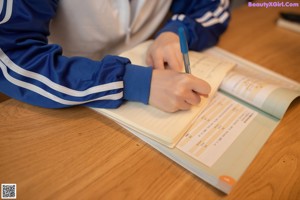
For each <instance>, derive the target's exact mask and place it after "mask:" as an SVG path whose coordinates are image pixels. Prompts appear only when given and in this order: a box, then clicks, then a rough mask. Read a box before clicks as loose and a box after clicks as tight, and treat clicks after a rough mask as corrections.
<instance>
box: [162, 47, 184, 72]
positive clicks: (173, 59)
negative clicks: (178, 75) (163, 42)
mask: <svg viewBox="0 0 300 200" xmlns="http://www.w3.org/2000/svg"><path fill="white" fill-rule="evenodd" d="M166 61H167V63H168V65H169V67H170V69H172V70H175V71H181V68H182V66H181V65H180V61H179V59H178V57H177V56H176V53H175V52H174V51H172V52H169V55H168V56H167V57H166Z"/></svg>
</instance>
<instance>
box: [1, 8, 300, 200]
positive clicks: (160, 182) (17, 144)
mask: <svg viewBox="0 0 300 200" xmlns="http://www.w3.org/2000/svg"><path fill="white" fill-rule="evenodd" d="M286 9H287V8H285V10H286ZM280 10H283V9H281V8H268V9H266V8H249V7H247V6H245V7H242V8H239V9H237V10H234V11H233V14H232V21H231V24H230V26H229V29H228V31H227V32H226V33H225V34H224V36H223V37H222V39H221V41H220V43H219V46H220V47H221V48H224V49H226V50H228V51H230V52H233V53H235V54H237V55H239V56H241V57H244V58H246V59H248V60H250V61H253V62H256V63H258V64H260V65H262V66H265V67H266V68H269V69H271V70H274V71H276V72H278V73H281V74H283V75H285V76H287V77H289V78H291V79H294V80H297V81H300V35H299V34H297V33H294V32H291V31H288V30H284V29H281V28H279V27H276V26H275V20H276V18H277V16H278V12H279V11H280ZM289 10H295V11H296V10H297V11H299V8H294V9H291V8H290V9H289ZM0 111H1V112H0V183H16V184H17V196H18V199H205V200H220V199H228V200H231V199H232V200H233V199H234V200H246V199H255V200H257V199H258V200H260V199H263V200H267V199H280V200H281V199H295V200H296V199H300V193H299V191H300V164H299V163H300V126H299V123H300V114H299V113H300V103H299V98H298V99H297V100H296V101H294V103H293V104H292V105H291V107H290V108H289V110H288V111H287V113H286V115H285V116H284V118H283V120H282V122H281V123H280V125H279V126H278V127H277V128H276V130H275V131H274V133H273V134H272V136H271V137H270V139H269V140H268V141H267V143H266V145H265V146H264V147H263V149H262V150H261V151H260V153H259V154H258V155H257V157H256V159H255V160H254V161H253V162H252V164H251V165H250V166H249V168H248V169H247V171H246V172H245V174H244V175H243V176H242V178H241V179H240V181H239V182H238V183H237V185H236V186H235V188H234V189H233V191H232V192H231V193H230V194H229V195H225V194H223V193H221V192H219V191H218V190H216V189H214V188H213V187H212V186H210V185H209V184H207V183H205V182H204V181H202V180H201V179H199V178H197V177H196V176H194V175H193V174H191V173H190V172H188V171H187V170H185V169H184V168H182V167H180V166H179V165H177V164H176V163H174V162H173V161H171V160H169V159H168V158H166V157H165V156H164V155H162V154H160V153H159V152H157V151H156V150H154V149H153V148H151V147H150V146H149V145H147V144H145V143H144V142H142V141H141V140H139V139H138V138H136V137H134V136H133V135H131V134H130V133H129V132H128V131H126V130H124V129H123V128H121V127H120V126H118V125H117V124H115V123H114V122H113V121H111V120H109V119H107V118H105V117H103V116H101V115H99V114H97V113H94V112H93V111H92V110H90V109H88V108H84V107H74V108H70V109H61V110H51V109H43V108H38V107H34V106H30V105H27V104H24V103H21V102H19V101H16V100H6V101H4V102H2V103H1V104H0Z"/></svg>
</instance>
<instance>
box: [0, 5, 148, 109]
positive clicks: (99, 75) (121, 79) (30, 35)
mask: <svg viewBox="0 0 300 200" xmlns="http://www.w3.org/2000/svg"><path fill="white" fill-rule="evenodd" d="M56 6H57V1H56V0H14V1H12V0H4V4H3V6H2V12H1V15H0V69H1V70H0V92H2V93H5V94H6V95H8V96H10V97H12V98H15V99H18V100H20V101H23V102H26V103H29V104H33V105H37V106H41V107H47V108H62V107H69V106H74V105H82V104H83V105H87V106H92V107H105V108H116V107H118V106H120V105H121V104H122V102H123V101H124V100H131V101H139V102H143V103H148V98H149V93H150V82H151V76H152V69H151V68H144V67H140V66H135V65H132V64H131V63H130V61H129V60H128V59H127V58H122V57H118V56H106V57H105V58H103V60H101V61H94V60H90V59H87V58H83V57H65V56H62V49H61V47H60V46H58V45H55V44H48V41H47V37H48V35H49V23H50V20H51V18H52V17H53V16H54V15H55V12H56Z"/></svg>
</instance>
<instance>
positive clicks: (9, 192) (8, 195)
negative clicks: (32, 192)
mask: <svg viewBox="0 0 300 200" xmlns="http://www.w3.org/2000/svg"><path fill="white" fill-rule="evenodd" d="M1 198H2V199H16V198H17V184H8V183H7V184H1Z"/></svg>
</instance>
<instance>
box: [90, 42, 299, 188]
mask: <svg viewBox="0 0 300 200" xmlns="http://www.w3.org/2000/svg"><path fill="white" fill-rule="evenodd" d="M149 44H150V42H146V43H143V44H141V45H139V46H137V47H136V48H134V49H132V50H131V51H128V52H125V53H124V54H122V55H123V56H126V57H129V58H130V59H131V60H132V62H133V63H135V64H141V65H142V64H144V59H145V53H146V49H147V47H148V45H149ZM190 57H191V58H190V59H191V65H192V74H194V75H195V76H198V77H200V78H203V79H205V80H206V81H208V82H209V83H210V84H211V86H212V93H211V94H210V96H209V98H203V99H202V102H201V104H200V105H199V106H197V107H196V106H195V107H194V108H193V109H192V110H190V111H181V112H177V113H172V114H169V113H164V112H162V111H159V110H157V109H155V108H152V107H151V106H149V105H148V106H147V105H143V104H140V103H134V102H128V103H126V104H124V105H123V106H121V108H120V109H112V110H107V109H94V110H95V111H97V112H99V113H102V114H103V115H105V116H107V117H109V118H111V119H113V120H115V121H116V122H118V123H119V124H120V125H122V126H123V127H124V128H126V129H127V130H129V131H130V132H131V133H133V134H134V135H136V136H137V137H139V138H140V139H142V140H143V141H145V142H147V143H148V144H149V145H151V146H152V147H154V148H155V149H157V150H158V151H160V152H161V153H163V154H164V155H166V156H167V157H169V158H170V159H172V160H173V161H175V162H176V163H178V164H180V165H181V166H183V167H184V168H185V169H187V170H189V171H190V172H192V173H193V174H195V175H196V176H198V177H200V178H201V179H203V180H205V181H206V182H208V183H210V184H211V185H213V186H214V187H216V188H218V189H220V190H221V191H223V192H225V193H229V192H230V191H231V189H232V188H233V186H234V185H235V184H236V183H237V181H238V180H239V178H240V177H241V176H242V174H243V173H244V171H245V170H246V169H247V167H248V166H249V164H250V163H251V162H252V160H253V159H254V158H255V156H256V155H257V153H258V152H259V150H260V149H261V148H262V146H263V145H264V143H265V142H266V141H267V139H268V138H269V137H270V135H271V134H272V132H273V130H274V129H275V128H276V126H277V125H278V124H279V122H280V120H281V118H282V117H283V115H284V114H285V112H286V110H287V108H288V107H289V105H290V103H291V102H292V101H293V100H294V99H295V98H297V97H298V96H300V84H299V83H297V82H295V81H292V80H290V79H287V78H286V77H283V76H281V75H279V74H276V73H274V72H272V71H270V70H267V69H264V68H262V67H261V66H258V65H256V64H254V63H251V62H249V61H247V60H244V59H242V58H240V57H237V56H235V55H233V54H230V53H228V52H226V51H224V50H222V49H219V48H216V47H214V48H211V49H209V50H207V51H205V52H204V53H196V52H190ZM233 63H235V64H233ZM170 147H172V148H170Z"/></svg>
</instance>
